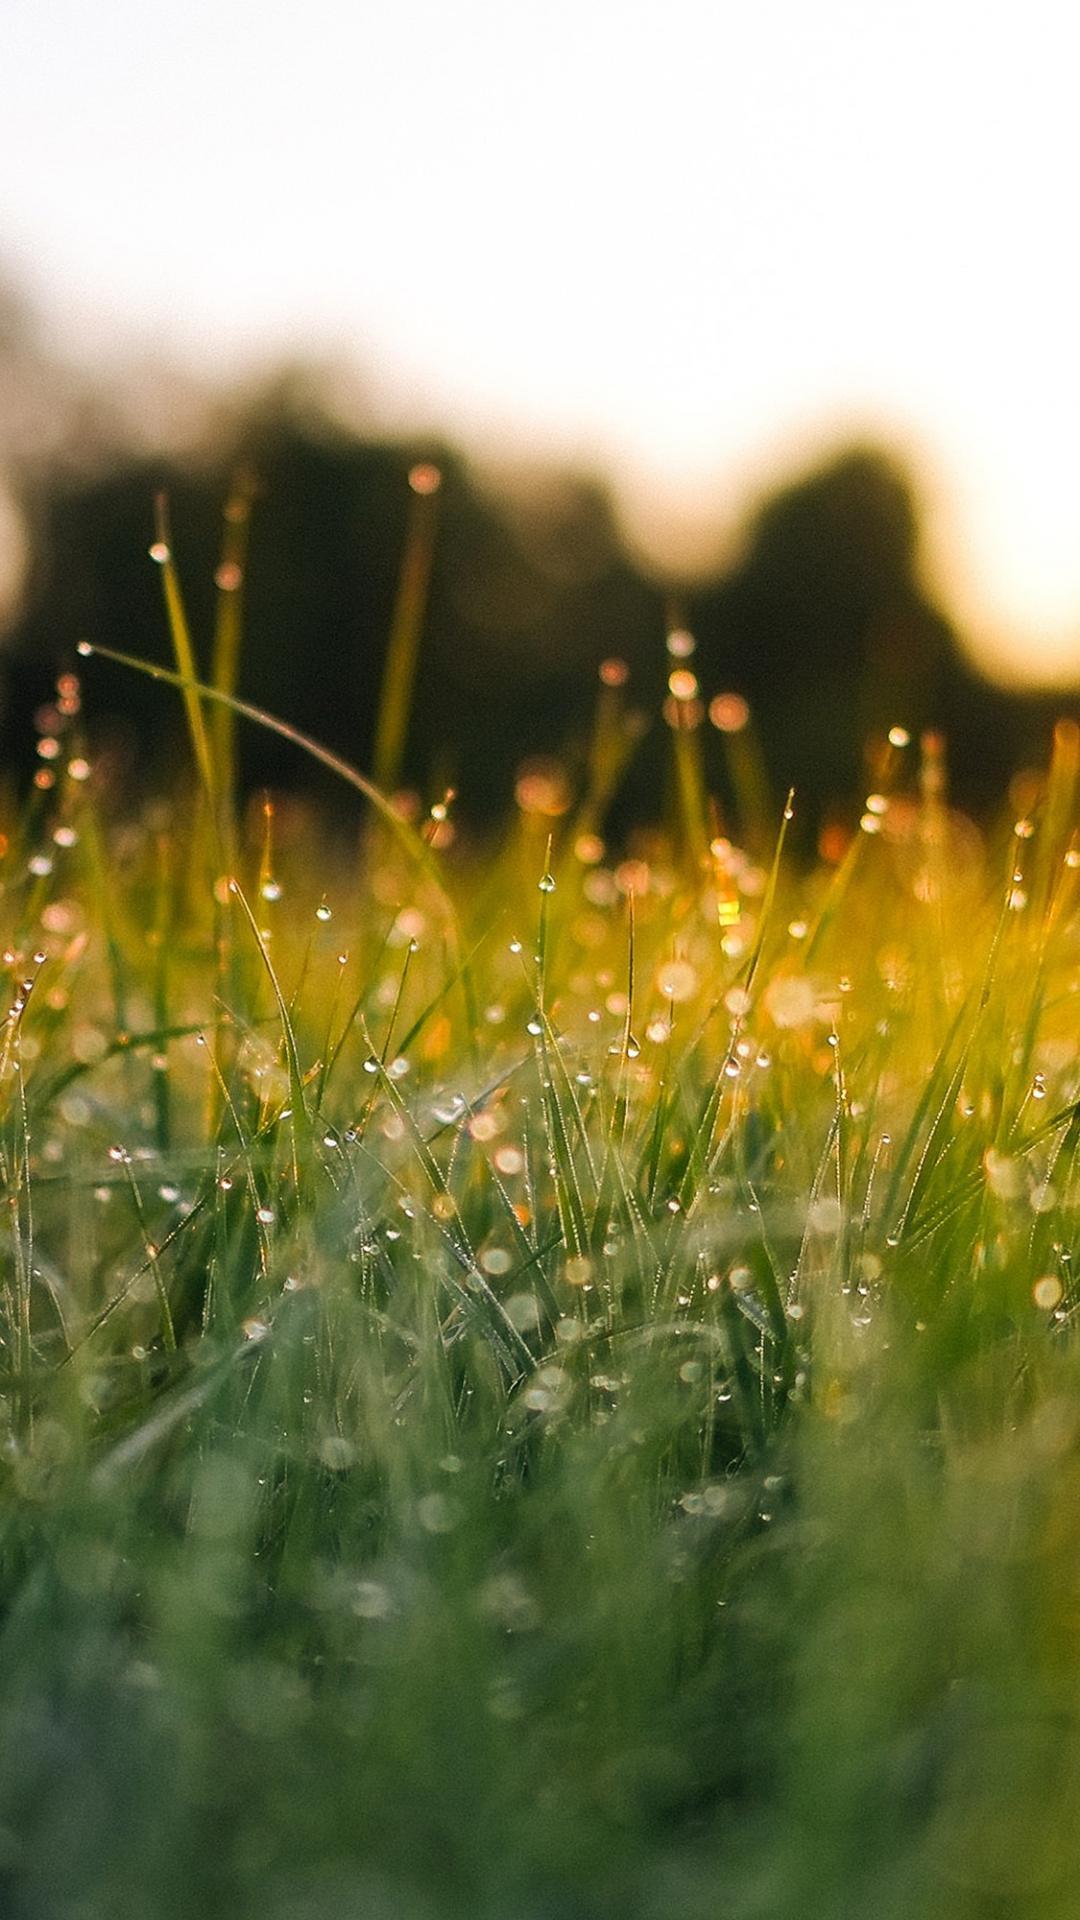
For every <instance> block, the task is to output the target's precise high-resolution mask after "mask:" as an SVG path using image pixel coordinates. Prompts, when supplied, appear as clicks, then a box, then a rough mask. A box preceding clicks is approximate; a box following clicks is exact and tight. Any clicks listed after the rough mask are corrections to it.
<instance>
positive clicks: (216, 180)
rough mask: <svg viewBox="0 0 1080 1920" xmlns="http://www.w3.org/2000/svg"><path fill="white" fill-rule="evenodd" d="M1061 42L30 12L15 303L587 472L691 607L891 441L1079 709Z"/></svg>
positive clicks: (301, 10) (119, 346)
mask: <svg viewBox="0 0 1080 1920" xmlns="http://www.w3.org/2000/svg"><path fill="white" fill-rule="evenodd" d="M1070 12H1071V10H1070V9H1069V8H1067V7H1066V6H1064V5H1063V4H1062V0H1052V3H1051V4H1047V0H1033V3H1032V4H1029V5H1025V6H1024V7H1019V6H1017V5H1013V4H1008V5H1003V4H998V5H995V4H994V3H993V0H979V3H978V4H975V3H974V0H907V3H906V4H904V5H903V6H901V5H898V4H887V3H886V0H861V3H860V4H849V0H816V3H815V4H813V5H810V4H806V0H742V4H740V5H738V6H735V5H732V4H730V0H664V4H659V0H657V3H656V4H654V5H644V4H641V3H640V0H575V3H574V4H568V3H567V0H545V4H544V5H539V4H533V0H529V4H522V3H521V0H501V4H495V3H494V0H440V4H436V3H435V0H380V4H378V5H374V4H371V3H370V0H304V4H302V5H301V4H299V0H288V3H286V0H257V3H255V0H213V3H212V4H211V0H184V4H183V5H182V6H178V7H173V8H170V9H164V8H159V7H152V6H148V5H147V4H146V0H138V3H137V4H136V0H101V3H100V4H99V5H98V6H93V7H91V6H88V5H87V4H86V0H3V22H4V34H3V42H4V71H5V74H6V77H7V92H6V95H5V97H4V100H3V111H2V113H0V269H3V270H6V271H7V273H8V274H9V275H13V276H14V277H16V278H18V280H19V281H20V282H21V283H23V284H24V285H26V286H27V287H28V288H29V289H30V291H31V292H32V294H33V295H35V296H36V297H37V298H38V299H39V300H40V302H41V303H42V305H43V307H44V308H45V310H46V312H47V313H48V314H50V315H51V316H52V319H53V324H54V325H55V327H56V328H57V330H58V331H59V333H60V335H61V337H62V338H63V340H64V341H65V343H66V344H67V345H69V347H71V349H72V350H73V351H77V352H79V353H81V354H85V355H91V354H93V353H95V352H96V353H102V354H105V355H108V356H110V357H111V359H112V360H113V362H114V363H115V361H116V359H117V358H118V357H119V358H120V359H121V360H122V358H123V356H124V354H126V353H128V352H130V353H132V354H134V353H136V352H141V351H143V350H145V348H146V347H147V346H150V347H152V348H154V349H156V350H161V351H163V352H167V353H169V354H172V355H174V356H176V357H178V358H179V359H181V360H183V361H186V362H189V363H190V364H191V365H192V366H193V367H196V368H198V369H199V370H200V371H208V372H215V371H223V370H225V369H226V368H230V367H232V366H234V365H237V364H239V363H240V362H242V361H243V359H244V358H245V356H248V355H258V356H261V357H268V356H270V355H272V354H273V353H276V352H278V351H287V352H290V353H297V352H300V353H312V354H325V353H344V354H346V355H351V356H355V358H356V360H357V363H358V364H359V366H360V367H361V369H362V370H364V371H365V372H366V373H367V375H368V377H369V378H370V379H372V380H373V381H375V382H376V383H377V386H378V396H379V403H380V405H381V406H383V407H384V408H385V409H386V410H387V412H388V414H390V415H391V416H395V417H399V418H401V419H402V420H403V421H406V422H409V423H412V422H417V421H424V422H425V423H427V422H432V423H435V422H437V423H439V424H442V425H445V426H446V427H448V428H450V429H451V430H453V431H456V432H458V433H460V434H462V435H463V436H464V437H465V439H466V441H467V443H469V444H472V445H474V446H476V447H479V448H481V449H487V450H489V451H496V452H498V451H501V450H508V449H511V448H512V449H515V450H516V449H518V448H521V447H534V448H536V449H537V450H539V451H541V452H545V453H553V454H556V455H558V456H560V457H564V456H567V455H583V456H585V457H587V458H589V459H590V460H591V461H593V462H594V463H595V464H600V465H601V466H602V467H603V469H604V470H605V471H606V472H607V473H608V474H610V476H611V477H612V479H613V482H614V484H615V486H616V489H617V491H618V496H619V499H620V502H621V506H622V511H623V515H624V519H625V523H626V525H627V527H628V530H629V532H630V534H631V536H632V537H633V538H634V539H635V540H636V541H637V542H638V543H639V544H640V545H641V546H642V547H643V548H644V549H645V550H646V551H647V552H649V553H650V554H651V555H652V556H653V557H654V558H658V559H659V560H660V561H661V562H664V563H666V564H670V565H672V566H673V567H679V566H683V565H686V566H689V565H692V564H694V563H695V562H696V561H697V560H699V559H700V557H701V554H702V551H703V545H702V543H703V541H704V540H705V537H706V535H708V534H710V533H711V532H712V531H713V530H714V529H715V528H716V526H717V525H720V526H721V527H723V526H725V525H727V526H730V525H733V524H734V522H735V518H736V516H737V515H739V514H741V512H742V511H743V510H744V509H745V506H746V502H747V500H748V498H751V497H752V496H753V495H754V493H755V492H757V491H760V490H763V489H764V488H766V487H767V486H768V485H769V484H770V482H771V481H773V480H775V479H776V478H778V477H780V475H781V473H782V472H783V471H784V470H785V469H789V468H790V465H791V463H792V462H795V463H798V462H800V461H802V462H805V463H809V461H810V460H811V459H812V458H813V457H814V455H815V453H817V452H818V451H820V450H822V449H825V448H827V447H828V446H830V445H834V444H836V443H837V442H838V441H841V440H843V439H845V438H850V437H852V436H853V435H856V434H862V433H875V434H877V435H879V436H881V437H883V438H884V439H885V440H886V441H887V442H888V443H890V444H891V445H893V446H894V447H895V448H896V449H897V450H898V451H899V452H900V453H901V454H903V455H905V456H907V457H909V458H910V459H911V460H913V461H914V462H915V464H916V469H917V472H918V474H919V476H920V479H921V481H922V484H923V487H924V491H925V493H926V497H927V499H928V502H929V505H930V509H931V513H930V527H929V536H928V552H927V565H928V568H929V569H930V571H931V573H932V574H934V575H936V576H937V578H938V579H939V581H940V584H941V586H942V589H943V590H944V591H945V592H946V593H947V594H948V595H949V596H950V599H951V602H952V604H954V605H956V606H957V607H958V608H959V610H960V613H961V615H962V617H963V618H964V619H965V620H966V622H967V623H968V625H969V627H970V629H971V633H972V636H973V640H974V643H975V644H976V646H977V647H978V649H979V651H980V655H981V658H982V659H983V660H984V662H988V663H989V664H991V665H994V666H996V668H997V669H998V670H999V671H1000V672H1003V673H1005V674H1007V675H1013V676H1017V675H1026V676H1033V677H1035V678H1042V679H1044V680H1045V679H1049V680H1057V681H1059V682H1061V683H1069V682H1070V681H1071V682H1073V683H1076V682H1080V486H1078V483H1077V467H1078V456H1077V443H1078V438H1080V434H1078V429H1080V353H1078V349H1077V341H1078V338H1080V327H1078V322H1080V311H1078V310H1080V266H1078V263H1077V247H1076V238H1075V235H1076V212H1075V200H1076V191H1077V186H1078V183H1080V116H1078V115H1077V114H1076V111H1075V105H1074V98H1073V96H1074V93H1075V60H1074V57H1073V54H1072V49H1071V40H1072V34H1071V21H1070Z"/></svg>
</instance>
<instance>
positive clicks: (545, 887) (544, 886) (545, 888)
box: [536, 873, 555, 893]
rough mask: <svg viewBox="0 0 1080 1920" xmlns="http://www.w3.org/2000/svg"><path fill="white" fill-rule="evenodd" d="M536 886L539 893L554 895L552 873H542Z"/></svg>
mask: <svg viewBox="0 0 1080 1920" xmlns="http://www.w3.org/2000/svg"><path fill="white" fill-rule="evenodd" d="M536 884H537V886H538V887H539V889H540V891H541V893H554V891H555V875H554V874H553V873H542V874H541V875H540V878H539V880H538V881H537V883H536Z"/></svg>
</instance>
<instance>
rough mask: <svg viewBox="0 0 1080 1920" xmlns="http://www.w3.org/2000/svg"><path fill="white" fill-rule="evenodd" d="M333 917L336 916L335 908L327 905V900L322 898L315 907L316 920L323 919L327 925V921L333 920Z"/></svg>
mask: <svg viewBox="0 0 1080 1920" xmlns="http://www.w3.org/2000/svg"><path fill="white" fill-rule="evenodd" d="M333 917H334V915H333V909H332V908H331V907H329V906H328V905H327V903H326V901H325V900H320V901H319V904H318V906H317V907H316V909H315V918H316V920H321V921H322V922H323V924H324V925H325V923H326V921H327V920H332V919H333Z"/></svg>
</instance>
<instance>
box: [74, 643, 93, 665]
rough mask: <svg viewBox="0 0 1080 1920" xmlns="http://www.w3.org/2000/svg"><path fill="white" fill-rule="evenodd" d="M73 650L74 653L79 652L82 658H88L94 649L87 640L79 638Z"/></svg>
mask: <svg viewBox="0 0 1080 1920" xmlns="http://www.w3.org/2000/svg"><path fill="white" fill-rule="evenodd" d="M75 651H76V653H78V654H81V655H82V658H83V659H84V660H89V658H90V655H91V654H92V653H93V651H94V649H93V647H92V646H91V645H90V642H89V640H80V641H79V643H78V645H77V646H76V648H75Z"/></svg>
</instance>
